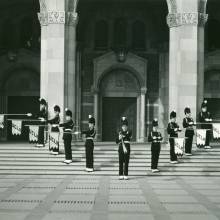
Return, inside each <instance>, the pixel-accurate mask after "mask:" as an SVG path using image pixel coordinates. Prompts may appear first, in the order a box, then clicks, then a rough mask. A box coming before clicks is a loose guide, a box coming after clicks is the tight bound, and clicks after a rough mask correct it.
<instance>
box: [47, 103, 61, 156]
mask: <svg viewBox="0 0 220 220" xmlns="http://www.w3.org/2000/svg"><path fill="white" fill-rule="evenodd" d="M53 109H54V117H53V118H52V119H49V120H47V122H48V123H49V124H51V132H52V133H53V132H56V133H59V132H60V130H59V123H60V107H59V106H58V105H55V106H54V107H53ZM51 142H54V143H53V144H51ZM51 145H52V146H51ZM49 150H50V151H51V154H53V155H58V154H59V140H55V139H54V138H53V137H51V136H49Z"/></svg>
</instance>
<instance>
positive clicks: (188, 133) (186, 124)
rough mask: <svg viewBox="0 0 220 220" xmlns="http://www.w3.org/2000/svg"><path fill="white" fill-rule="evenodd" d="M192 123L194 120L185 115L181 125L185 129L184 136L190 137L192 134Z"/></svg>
mask: <svg viewBox="0 0 220 220" xmlns="http://www.w3.org/2000/svg"><path fill="white" fill-rule="evenodd" d="M191 123H192V124H191ZM193 124H194V121H193V119H192V118H188V117H185V118H184V119H183V127H184V128H185V129H186V131H185V136H186V137H190V136H193V135H194V130H193Z"/></svg>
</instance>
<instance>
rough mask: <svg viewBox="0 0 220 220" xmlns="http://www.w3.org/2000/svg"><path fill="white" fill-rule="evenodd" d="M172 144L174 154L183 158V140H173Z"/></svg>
mask: <svg viewBox="0 0 220 220" xmlns="http://www.w3.org/2000/svg"><path fill="white" fill-rule="evenodd" d="M174 143H175V145H174V147H175V154H176V155H178V156H183V151H184V143H185V138H175V139H174Z"/></svg>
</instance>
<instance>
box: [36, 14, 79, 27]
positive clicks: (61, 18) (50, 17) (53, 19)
mask: <svg viewBox="0 0 220 220" xmlns="http://www.w3.org/2000/svg"><path fill="white" fill-rule="evenodd" d="M38 19H39V21H40V24H41V26H47V25H49V24H67V25H70V26H76V25H77V23H78V14H77V13H76V12H65V11H48V12H40V13H38Z"/></svg>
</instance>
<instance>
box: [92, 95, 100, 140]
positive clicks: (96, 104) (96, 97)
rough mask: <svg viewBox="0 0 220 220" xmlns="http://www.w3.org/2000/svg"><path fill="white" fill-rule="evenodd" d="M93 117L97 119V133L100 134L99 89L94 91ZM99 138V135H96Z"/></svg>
mask: <svg viewBox="0 0 220 220" xmlns="http://www.w3.org/2000/svg"><path fill="white" fill-rule="evenodd" d="M93 115H94V116H93V117H94V118H95V121H96V131H97V134H99V124H98V122H99V93H98V91H94V113H93ZM96 138H97V139H100V137H99V136H97V135H96Z"/></svg>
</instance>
